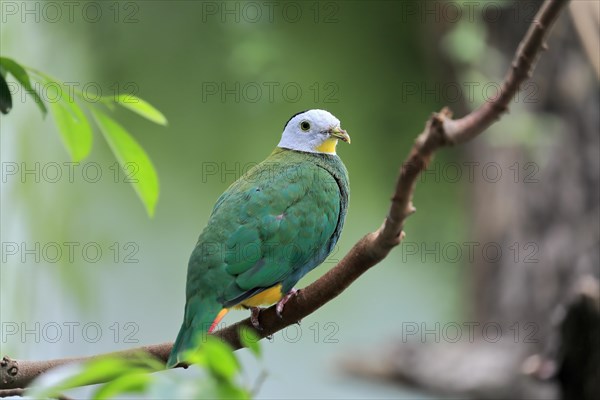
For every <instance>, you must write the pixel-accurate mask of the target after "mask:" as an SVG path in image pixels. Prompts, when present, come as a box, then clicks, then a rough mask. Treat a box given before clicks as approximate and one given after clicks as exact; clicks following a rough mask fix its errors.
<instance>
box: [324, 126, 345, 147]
mask: <svg viewBox="0 0 600 400" xmlns="http://www.w3.org/2000/svg"><path fill="white" fill-rule="evenodd" d="M327 133H329V136H331V137H334V138H336V139H340V140H343V141H344V142H346V143H348V144H350V135H348V132H346V131H345V130H343V129H342V128H340V127H339V126H336V127H335V128H331V129H329V130H328V131H327Z"/></svg>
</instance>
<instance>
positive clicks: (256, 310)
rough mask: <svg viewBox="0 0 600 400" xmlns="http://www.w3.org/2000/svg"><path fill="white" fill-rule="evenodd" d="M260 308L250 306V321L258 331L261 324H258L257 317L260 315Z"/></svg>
mask: <svg viewBox="0 0 600 400" xmlns="http://www.w3.org/2000/svg"><path fill="white" fill-rule="evenodd" d="M261 310H262V309H261V308H260V307H250V322H251V323H252V326H253V327H254V328H255V329H256V330H259V331H262V329H263V328H262V326H260V321H259V320H258V317H259V316H260V311H261Z"/></svg>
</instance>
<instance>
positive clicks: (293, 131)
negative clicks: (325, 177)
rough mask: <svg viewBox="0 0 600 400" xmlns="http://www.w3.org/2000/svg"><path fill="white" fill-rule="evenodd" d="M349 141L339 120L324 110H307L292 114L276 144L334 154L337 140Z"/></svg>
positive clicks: (311, 151) (310, 151)
mask: <svg viewBox="0 0 600 400" xmlns="http://www.w3.org/2000/svg"><path fill="white" fill-rule="evenodd" d="M340 139H341V140H343V141H344V142H346V143H350V136H348V133H347V132H346V131H345V130H343V129H342V128H341V127H340V120H339V119H337V118H336V117H334V116H333V115H332V114H331V113H330V112H328V111H325V110H308V111H302V112H299V113H297V114H294V115H292V117H291V118H290V119H289V120H288V122H287V123H286V124H285V128H284V129H283V134H282V135H281V141H280V142H279V144H278V146H279V147H281V148H284V149H290V150H297V151H304V152H308V153H325V154H335V146H336V145H337V142H338V140H340Z"/></svg>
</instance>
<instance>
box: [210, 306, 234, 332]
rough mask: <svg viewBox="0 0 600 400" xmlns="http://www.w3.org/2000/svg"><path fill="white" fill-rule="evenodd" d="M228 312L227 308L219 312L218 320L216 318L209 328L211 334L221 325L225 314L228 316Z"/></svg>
mask: <svg viewBox="0 0 600 400" xmlns="http://www.w3.org/2000/svg"><path fill="white" fill-rule="evenodd" d="M228 311H229V310H228V309H227V308H224V309H222V310H221V311H219V313H218V314H217V318H215V320H214V321H213V323H212V324H211V326H210V328H208V333H211V332H212V331H213V330H214V329H215V328H216V327H217V325H219V322H221V320H222V319H223V317H224V316H225V314H227V312H228Z"/></svg>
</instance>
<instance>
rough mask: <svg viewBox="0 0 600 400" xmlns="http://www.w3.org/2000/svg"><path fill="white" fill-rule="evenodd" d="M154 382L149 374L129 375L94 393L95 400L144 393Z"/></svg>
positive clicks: (105, 385) (107, 384) (103, 386)
mask: <svg viewBox="0 0 600 400" xmlns="http://www.w3.org/2000/svg"><path fill="white" fill-rule="evenodd" d="M151 382H152V376H150V375H148V374H147V373H144V372H142V373H138V372H136V373H128V374H127V375H123V376H120V377H118V378H117V379H115V380H113V381H110V382H108V383H106V384H104V385H102V386H101V387H100V389H98V390H97V391H96V393H94V396H93V397H92V398H93V399H98V400H99V399H109V398H111V397H114V396H116V395H119V394H122V393H143V392H144V391H145V390H146V388H147V387H148V385H149V384H150V383H151Z"/></svg>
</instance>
